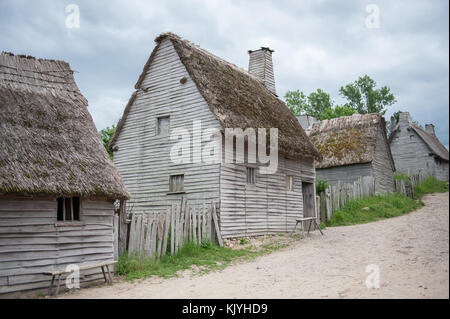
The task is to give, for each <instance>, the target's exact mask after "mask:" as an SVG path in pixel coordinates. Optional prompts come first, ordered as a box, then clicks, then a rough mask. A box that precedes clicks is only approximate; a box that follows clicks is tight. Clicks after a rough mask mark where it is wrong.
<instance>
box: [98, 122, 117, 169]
mask: <svg viewBox="0 0 450 319" xmlns="http://www.w3.org/2000/svg"><path fill="white" fill-rule="evenodd" d="M115 131H116V127H115V126H114V125H112V126H111V127H109V126H107V127H105V128H104V129H103V130H101V131H100V132H99V133H100V136H101V138H102V141H103V145H104V146H105V149H106V151H107V152H108V154H109V157H110V158H111V160H112V159H113V152H112V151H111V150H110V149H109V147H108V145H109V141H110V140H111V137H112V136H113V135H114V132H115Z"/></svg>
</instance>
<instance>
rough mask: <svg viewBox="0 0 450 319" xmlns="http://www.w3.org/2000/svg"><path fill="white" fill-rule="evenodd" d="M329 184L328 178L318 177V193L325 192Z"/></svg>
mask: <svg viewBox="0 0 450 319" xmlns="http://www.w3.org/2000/svg"><path fill="white" fill-rule="evenodd" d="M328 186H329V184H328V181H327V180H326V179H320V178H317V179H316V194H317V195H319V194H320V193H322V192H324V191H325V190H326V189H327V188H328Z"/></svg>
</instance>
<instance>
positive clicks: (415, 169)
mask: <svg viewBox="0 0 450 319" xmlns="http://www.w3.org/2000/svg"><path fill="white" fill-rule="evenodd" d="M434 129H435V128H434V125H433V124H426V125H425V129H423V128H422V127H421V126H419V125H418V124H416V123H414V122H413V121H412V120H411V116H410V114H409V112H401V113H400V114H399V121H398V122H395V121H394V119H392V120H391V130H390V131H391V132H390V134H389V142H390V145H391V151H392V155H393V157H394V161H395V166H396V168H397V170H398V172H399V173H404V174H414V173H422V174H426V175H432V176H434V177H436V178H437V179H440V180H444V181H448V180H449V169H448V162H449V156H448V150H447V149H446V148H445V146H444V145H442V143H441V142H440V141H439V139H438V138H437V137H436V135H435V131H434Z"/></svg>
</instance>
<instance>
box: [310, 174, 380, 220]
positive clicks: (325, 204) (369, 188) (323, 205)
mask: <svg viewBox="0 0 450 319" xmlns="http://www.w3.org/2000/svg"><path fill="white" fill-rule="evenodd" d="M374 195H375V179H374V178H373V177H372V176H362V177H360V178H358V179H357V180H355V181H354V182H353V183H343V182H341V181H338V182H337V183H336V184H333V185H329V186H328V188H327V189H325V191H324V192H322V193H320V194H319V195H318V198H317V202H318V207H317V211H318V212H319V214H318V215H319V216H318V218H319V219H320V221H321V222H325V221H327V220H330V219H331V216H332V215H333V213H334V212H336V211H338V210H339V209H341V208H342V207H344V206H345V204H346V203H347V202H348V201H349V200H352V199H360V198H364V197H367V196H374Z"/></svg>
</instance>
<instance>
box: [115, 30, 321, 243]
mask: <svg viewBox="0 0 450 319" xmlns="http://www.w3.org/2000/svg"><path fill="white" fill-rule="evenodd" d="M155 42H156V44H157V45H156V47H155V48H154V50H153V52H152V53H151V55H150V58H149V60H148V61H147V63H146V64H145V66H144V69H143V71H142V74H141V75H140V77H139V80H138V82H137V83H136V86H135V89H136V91H135V92H134V93H133V95H132V96H131V98H130V100H129V102H128V105H127V106H126V108H125V111H124V114H123V116H122V118H121V120H120V121H119V123H118V125H117V130H116V133H115V135H114V136H113V138H112V141H111V144H110V147H111V149H113V150H114V163H115V165H116V166H117V168H118V169H119V171H120V174H121V176H122V177H123V179H124V182H125V185H126V186H127V189H128V190H129V191H130V193H131V200H130V202H129V204H128V205H129V207H132V208H133V210H134V211H135V212H139V211H145V212H151V211H157V210H162V209H163V208H165V207H166V206H167V205H168V203H171V202H173V201H177V202H178V201H179V198H180V196H181V195H184V196H186V197H187V199H188V201H189V200H198V201H211V200H214V201H215V202H216V204H217V206H218V207H217V209H218V212H219V218H220V229H221V233H222V236H223V237H225V238H226V237H236V236H245V235H261V234H268V233H276V232H285V231H287V230H290V229H292V227H293V226H294V225H295V218H296V217H301V216H303V215H308V214H310V215H308V216H312V214H313V213H314V211H313V210H314V193H315V187H314V183H315V169H314V160H315V159H316V160H320V159H321V155H320V154H319V152H318V151H317V150H316V149H315V148H314V146H313V145H312V143H311V142H310V140H309V138H308V137H307V135H306V134H305V132H304V130H303V129H302V128H301V126H300V125H299V123H298V121H297V119H296V118H295V116H294V115H293V114H292V113H291V112H290V111H289V109H288V108H287V107H286V106H285V104H284V103H283V102H282V101H281V100H280V99H278V98H277V96H276V95H275V81H274V76H273V66H272V52H273V51H271V50H270V49H268V48H261V49H259V50H256V51H249V55H250V62H249V70H250V72H247V71H245V70H243V69H240V68H238V67H237V66H235V65H233V64H231V63H228V62H226V61H224V60H222V59H221V58H219V57H217V56H214V55H213V54H211V53H209V52H207V51H205V50H203V49H201V48H199V47H198V46H196V45H194V44H192V43H190V42H188V41H186V40H183V39H181V38H180V37H178V36H177V35H174V34H171V33H166V34H162V35H160V36H159V37H157V38H156V40H155ZM193 121H199V122H201V128H202V130H204V132H205V130H206V129H212V130H216V131H218V132H221V134H223V132H224V130H225V129H226V128H242V129H246V128H267V129H269V128H278V132H279V137H278V149H279V156H278V158H279V159H278V170H277V171H276V173H274V174H260V172H259V171H258V169H257V168H258V166H259V165H260V164H258V163H256V164H250V163H248V161H247V162H245V163H235V162H233V163H226V162H224V161H223V160H222V161H219V162H215V163H209V164H208V163H205V162H203V161H202V162H196V161H194V160H191V161H189V163H182V164H180V163H174V162H173V161H171V160H170V158H171V157H170V150H171V147H172V146H173V145H174V143H175V142H176V141H173V140H172V139H171V138H170V135H171V134H170V133H171V132H173V131H175V130H179V129H185V130H187V131H189V132H190V133H191V134H192V133H193ZM189 144H190V143H189ZM204 145H205V142H204V141H202V147H203V146H204ZM191 155H192V154H191ZM194 156H195V154H194Z"/></svg>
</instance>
